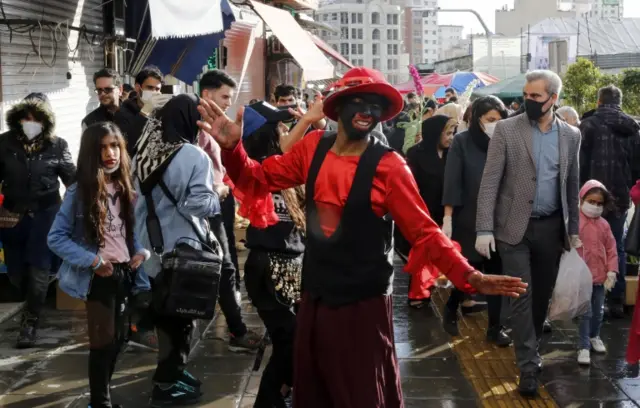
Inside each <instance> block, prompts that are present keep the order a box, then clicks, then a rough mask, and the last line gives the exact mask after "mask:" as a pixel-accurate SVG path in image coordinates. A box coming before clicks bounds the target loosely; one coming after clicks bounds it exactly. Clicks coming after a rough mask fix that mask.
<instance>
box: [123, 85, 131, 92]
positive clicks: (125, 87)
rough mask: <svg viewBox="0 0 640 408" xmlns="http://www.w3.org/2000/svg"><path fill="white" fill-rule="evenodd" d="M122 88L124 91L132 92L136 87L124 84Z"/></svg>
mask: <svg viewBox="0 0 640 408" xmlns="http://www.w3.org/2000/svg"><path fill="white" fill-rule="evenodd" d="M122 90H123V91H124V92H132V91H133V90H134V88H133V87H132V86H131V85H130V84H122Z"/></svg>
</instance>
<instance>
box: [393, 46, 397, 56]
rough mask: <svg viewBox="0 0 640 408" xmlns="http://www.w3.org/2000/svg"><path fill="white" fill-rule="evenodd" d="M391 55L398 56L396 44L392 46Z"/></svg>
mask: <svg viewBox="0 0 640 408" xmlns="http://www.w3.org/2000/svg"><path fill="white" fill-rule="evenodd" d="M393 55H398V44H393Z"/></svg>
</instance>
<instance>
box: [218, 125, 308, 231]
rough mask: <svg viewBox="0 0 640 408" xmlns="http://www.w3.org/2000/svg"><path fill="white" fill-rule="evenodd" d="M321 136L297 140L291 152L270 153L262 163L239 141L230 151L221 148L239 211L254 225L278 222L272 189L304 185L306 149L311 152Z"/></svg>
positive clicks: (260, 225)
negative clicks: (253, 158)
mask: <svg viewBox="0 0 640 408" xmlns="http://www.w3.org/2000/svg"><path fill="white" fill-rule="evenodd" d="M318 133H320V132H318ZM320 135H321V133H320ZM320 135H316V137H306V138H305V139H303V140H302V141H300V142H298V143H296V144H295V145H294V146H293V148H292V149H291V151H289V152H287V153H285V154H283V155H281V156H271V157H269V158H267V159H265V160H264V161H263V162H262V164H260V163H258V162H257V161H255V160H252V159H250V158H249V156H248V155H247V152H246V151H245V150H244V147H243V146H242V143H238V144H237V145H236V147H235V149H233V150H224V149H223V151H222V161H223V163H224V166H225V168H226V169H227V174H228V175H229V178H230V179H231V180H232V181H233V183H234V184H235V190H234V195H235V196H236V197H238V198H239V200H240V201H241V202H242V203H241V205H240V208H239V209H238V214H240V216H242V217H244V218H247V219H248V220H249V222H250V223H251V225H252V226H254V227H256V228H266V227H268V226H270V225H274V224H275V223H277V222H278V216H277V215H276V213H275V209H274V205H273V200H272V198H271V192H276V191H280V190H284V189H287V188H291V187H295V186H299V185H301V184H304V182H305V180H306V173H307V170H308V169H307V167H308V160H307V157H308V154H309V149H311V148H313V150H311V154H313V151H315V146H316V145H317V142H318V139H319V138H320Z"/></svg>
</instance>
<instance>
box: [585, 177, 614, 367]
mask: <svg viewBox="0 0 640 408" xmlns="http://www.w3.org/2000/svg"><path fill="white" fill-rule="evenodd" d="M611 204H612V198H611V195H610V194H609V192H608V191H607V189H606V187H605V186H604V185H603V184H602V183H600V182H599V181H597V180H589V181H587V182H586V183H585V184H584V186H582V188H581V189H580V240H581V241H582V247H581V248H579V249H578V253H579V254H580V256H581V257H582V259H584V261H585V263H586V264H587V266H588V267H589V270H590V271H591V274H592V275H593V294H592V295H591V310H590V311H589V312H587V314H585V315H584V316H582V318H581V319H580V330H579V334H580V336H579V340H578V341H579V344H578V346H579V351H578V363H579V364H582V365H589V364H591V355H590V351H591V350H593V351H594V352H596V353H606V351H607V349H606V347H605V346H604V343H603V342H602V340H601V339H600V326H601V325H602V316H603V314H604V299H605V292H608V291H611V289H612V288H613V286H614V285H615V283H616V279H617V276H618V251H617V249H616V241H615V238H614V237H613V233H612V232H611V227H610V226H609V223H608V222H607V221H606V220H605V219H604V218H602V213H603V211H604V210H605V209H607V208H609V207H611Z"/></svg>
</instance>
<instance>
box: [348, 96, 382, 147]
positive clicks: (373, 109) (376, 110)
mask: <svg viewBox="0 0 640 408" xmlns="http://www.w3.org/2000/svg"><path fill="white" fill-rule="evenodd" d="M383 102H384V101H383V100H382V98H380V97H379V96H377V95H359V96H357V97H353V98H351V99H350V100H347V101H345V102H344V103H343V104H342V106H341V109H340V113H339V115H338V117H339V118H340V121H341V122H342V125H343V126H344V129H345V130H346V132H347V137H348V138H349V140H363V139H365V138H366V137H367V136H369V134H370V133H371V131H372V130H373V129H375V127H376V126H377V125H378V123H380V118H381V117H382V112H383V108H382V106H383ZM357 114H360V115H362V116H369V117H371V125H370V126H369V128H368V129H367V130H361V129H356V128H355V127H354V126H353V118H354V117H355V116H356V115H357Z"/></svg>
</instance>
